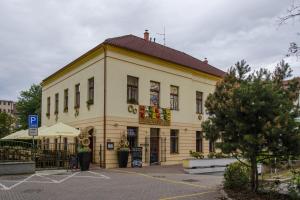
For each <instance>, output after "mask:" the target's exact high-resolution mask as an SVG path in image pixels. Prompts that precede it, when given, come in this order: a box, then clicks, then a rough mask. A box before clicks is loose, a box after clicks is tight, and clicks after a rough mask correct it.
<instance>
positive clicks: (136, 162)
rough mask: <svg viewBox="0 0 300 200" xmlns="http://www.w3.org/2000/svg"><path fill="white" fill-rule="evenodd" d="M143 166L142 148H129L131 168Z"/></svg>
mask: <svg viewBox="0 0 300 200" xmlns="http://www.w3.org/2000/svg"><path fill="white" fill-rule="evenodd" d="M142 166H143V147H133V148H131V167H142Z"/></svg>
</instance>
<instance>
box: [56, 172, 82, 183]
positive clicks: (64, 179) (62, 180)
mask: <svg viewBox="0 0 300 200" xmlns="http://www.w3.org/2000/svg"><path fill="white" fill-rule="evenodd" d="M79 173H80V172H76V173H74V174H71V175H70V176H67V177H66V178H63V179H61V180H60V181H57V183H62V182H64V181H66V180H68V179H69V178H71V177H73V176H75V175H77V174H79Z"/></svg>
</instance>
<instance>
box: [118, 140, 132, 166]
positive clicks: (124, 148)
mask: <svg viewBox="0 0 300 200" xmlns="http://www.w3.org/2000/svg"><path fill="white" fill-rule="evenodd" d="M129 150H130V149H129V144H128V141H127V138H126V136H125V135H122V137H121V140H120V142H119V145H118V148H117V152H118V162H119V167H120V168H126V167H127V163H128V156H129Z"/></svg>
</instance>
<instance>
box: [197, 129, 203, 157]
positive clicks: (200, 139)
mask: <svg viewBox="0 0 300 200" xmlns="http://www.w3.org/2000/svg"><path fill="white" fill-rule="evenodd" d="M196 152H199V153H203V132H202V131H196Z"/></svg>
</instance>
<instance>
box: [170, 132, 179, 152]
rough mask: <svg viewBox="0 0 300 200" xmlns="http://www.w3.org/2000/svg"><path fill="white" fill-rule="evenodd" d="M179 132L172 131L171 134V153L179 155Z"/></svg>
mask: <svg viewBox="0 0 300 200" xmlns="http://www.w3.org/2000/svg"><path fill="white" fill-rule="evenodd" d="M178 133H179V131H178V130H174V129H171V133H170V153H171V154H172V153H178V152H179V151H178Z"/></svg>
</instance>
